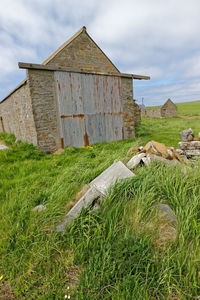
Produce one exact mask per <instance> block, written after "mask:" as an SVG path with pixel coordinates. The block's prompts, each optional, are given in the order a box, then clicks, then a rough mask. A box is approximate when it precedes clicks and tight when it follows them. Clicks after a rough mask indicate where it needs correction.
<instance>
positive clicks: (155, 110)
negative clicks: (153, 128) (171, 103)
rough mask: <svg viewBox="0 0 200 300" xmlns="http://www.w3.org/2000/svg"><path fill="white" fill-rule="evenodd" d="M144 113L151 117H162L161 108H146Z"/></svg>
mask: <svg viewBox="0 0 200 300" xmlns="http://www.w3.org/2000/svg"><path fill="white" fill-rule="evenodd" d="M142 115H143V116H145V117H150V118H162V115H161V109H160V108H152V109H146V110H145V111H143V112H142Z"/></svg>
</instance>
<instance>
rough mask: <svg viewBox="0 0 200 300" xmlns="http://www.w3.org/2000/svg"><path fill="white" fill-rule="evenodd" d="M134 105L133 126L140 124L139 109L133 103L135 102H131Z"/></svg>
mask: <svg viewBox="0 0 200 300" xmlns="http://www.w3.org/2000/svg"><path fill="white" fill-rule="evenodd" d="M133 103H134V121H135V125H139V124H140V123H141V109H140V107H139V105H138V104H137V103H135V100H133Z"/></svg>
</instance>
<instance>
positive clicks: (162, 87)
mask: <svg viewBox="0 0 200 300" xmlns="http://www.w3.org/2000/svg"><path fill="white" fill-rule="evenodd" d="M199 12H200V1H199V0H190V1H189V0H188V1H183V0H168V1H166V0H140V1H138V0H79V1H78V0H1V1H0V99H2V98H3V97H4V96H6V95H7V94H8V93H9V92H10V91H11V90H12V89H13V88H14V87H15V86H16V85H17V84H18V83H19V82H20V81H21V80H23V79H24V78H25V71H24V70H19V69H18V65H17V63H18V61H24V62H33V63H34V62H35V63H41V62H42V61H44V60H45V59H46V58H47V57H48V56H49V55H50V54H51V53H52V52H53V51H55V50H56V49H57V48H58V47H59V46H60V45H61V44H62V43H63V42H65V41H66V40H67V39H68V38H70V37H71V36H72V35H73V34H74V33H75V32H76V31H78V30H79V29H80V28H81V27H82V26H83V25H85V26H86V27H87V31H88V33H89V34H90V35H91V36H92V38H93V39H94V40H95V41H96V43H97V44H98V45H99V46H100V47H101V48H102V50H103V51H104V52H105V53H106V54H107V55H108V56H109V58H110V59H111V60H112V61H113V63H114V64H115V65H116V66H117V67H118V69H119V70H120V71H121V72H125V73H133V74H139V75H149V76H151V80H150V81H137V80H135V81H134V98H135V99H136V100H137V101H138V103H141V100H142V98H144V103H145V104H146V105H157V104H162V103H164V102H165V101H166V100H167V99H168V98H171V99H172V100H173V101H174V102H184V101H194V100H200V39H199V29H200V17H199Z"/></svg>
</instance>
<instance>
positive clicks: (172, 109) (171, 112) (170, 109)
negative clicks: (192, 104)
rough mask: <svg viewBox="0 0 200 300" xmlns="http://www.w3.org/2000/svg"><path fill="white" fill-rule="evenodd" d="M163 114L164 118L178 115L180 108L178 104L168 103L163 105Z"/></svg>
mask: <svg viewBox="0 0 200 300" xmlns="http://www.w3.org/2000/svg"><path fill="white" fill-rule="evenodd" d="M161 116H162V117H163V118H170V117H177V116H178V110H177V107H176V105H170V104H167V105H166V106H163V107H161Z"/></svg>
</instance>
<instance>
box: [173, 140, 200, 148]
mask: <svg viewBox="0 0 200 300" xmlns="http://www.w3.org/2000/svg"><path fill="white" fill-rule="evenodd" d="M178 144H179V147H180V149H181V150H198V149H199V150H200V141H191V142H179V143H178Z"/></svg>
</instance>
